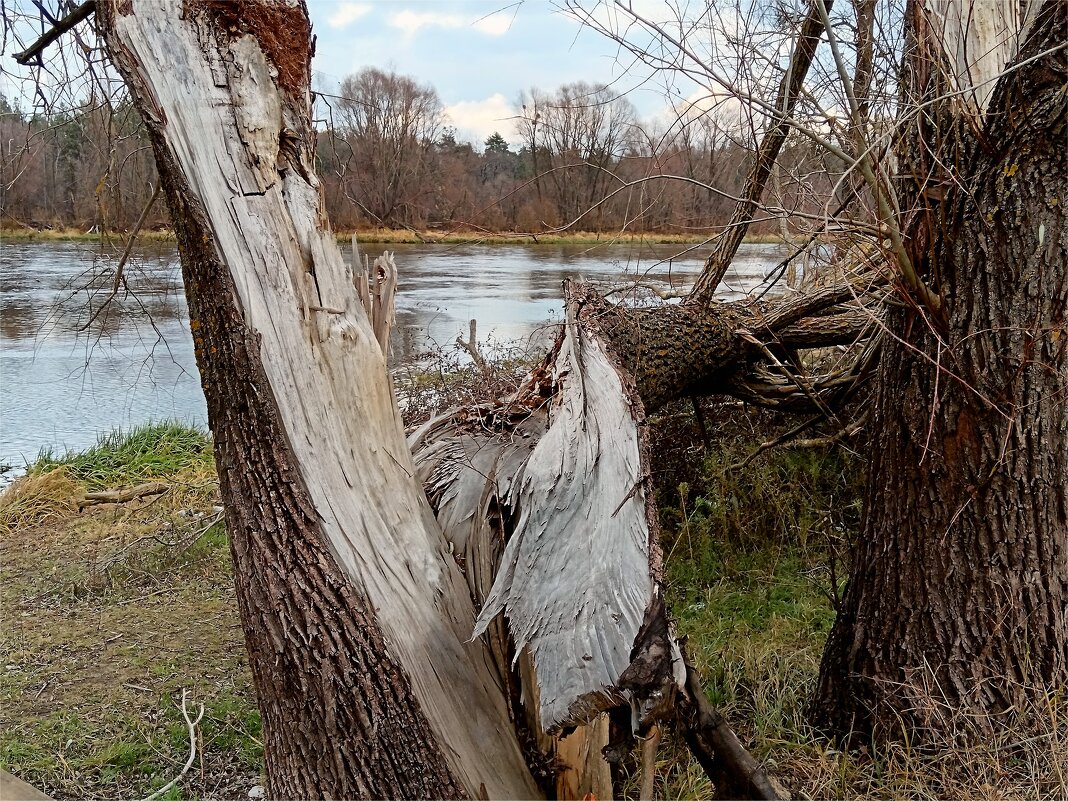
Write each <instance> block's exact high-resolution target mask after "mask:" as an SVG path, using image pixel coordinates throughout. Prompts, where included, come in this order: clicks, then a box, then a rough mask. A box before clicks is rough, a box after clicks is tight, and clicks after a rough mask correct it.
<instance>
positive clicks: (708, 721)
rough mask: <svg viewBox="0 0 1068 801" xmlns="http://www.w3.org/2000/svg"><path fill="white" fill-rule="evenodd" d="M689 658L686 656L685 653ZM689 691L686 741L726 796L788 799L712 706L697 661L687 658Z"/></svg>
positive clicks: (723, 795)
mask: <svg viewBox="0 0 1068 801" xmlns="http://www.w3.org/2000/svg"><path fill="white" fill-rule="evenodd" d="M684 659H685V657H684ZM686 695H687V696H688V698H687V700H688V702H689V705H690V707H691V709H690V712H691V714H690V715H688V716H687V715H684V716H683V718H682V719H683V722H684V726H685V727H686V730H685V736H686V745H688V746H689V748H690V750H691V751H692V752H693V755H694V756H695V757H697V761H698V762H700V763H701V767H702V768H704V771H705V773H707V774H708V777H709V778H710V779H711V780H712V781H713V782H714V783H715V785H716V791H717V793H718V795H719V796H720V797H724V798H757V799H767V800H768V801H780V799H788V798H789V797H790V796H789V794H787V793H785V792H783V791H782V790H780V789H779V788H778V787H776V785H775V784H774V782H773V781H772V780H771V778H770V777H769V776H768V774H767V773H766V772H765V770H764V768H762V767H761V766H760V763H759V762H757V761H756V759H754V758H753V755H752V754H750V753H749V752H748V751H746V750H745V747H744V746H743V745H742V743H741V741H740V740H739V739H738V736H737V735H736V734H735V733H734V732H733V731H731V728H730V726H728V725H727V720H726V718H724V717H723V715H722V714H721V713H720V712H719V711H718V710H717V709H715V707H713V706H712V704H711V703H710V702H709V700H708V698H706V697H705V693H704V691H703V690H702V689H701V681H700V679H698V677H697V671H695V670H694V668H693V665H691V664H690V663H689V661H686Z"/></svg>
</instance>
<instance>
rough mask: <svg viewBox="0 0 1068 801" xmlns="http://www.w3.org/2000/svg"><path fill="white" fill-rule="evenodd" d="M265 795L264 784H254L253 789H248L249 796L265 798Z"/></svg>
mask: <svg viewBox="0 0 1068 801" xmlns="http://www.w3.org/2000/svg"><path fill="white" fill-rule="evenodd" d="M264 795H265V792H264V789H263V785H262V784H254V785H252V789H251V790H249V791H248V797H249V798H263V796H264Z"/></svg>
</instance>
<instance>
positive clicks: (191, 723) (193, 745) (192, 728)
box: [141, 687, 204, 801]
mask: <svg viewBox="0 0 1068 801" xmlns="http://www.w3.org/2000/svg"><path fill="white" fill-rule="evenodd" d="M188 697H189V690H187V689H185V688H184V687H183V688H182V717H183V718H185V725H186V728H187V729H188V730H189V758H188V759H186V761H185V766H184V767H183V768H182V770H181V772H180V773H179V774H178V775H177V776H175V777H174V778H173V779H171V780H170V781H169V782H167V783H166V784H165V785H163V786H162V787H160V788H159V789H158V790H156V792H154V793H152V795H149V796H146V797H145V798H143V799H141V801H155V799H157V798H160V797H161V796H163V795H165V794H166V793H167V792H169V791H170V789H171V788H172V787H174V786H175V785H176V784H178V782H179V781H181V780H182V777H183V776H185V774H187V773H188V772H189V769H190V768H191V767H192V766H193V760H195V759H196V756H197V725H198V724H199V723H200V721H201V720H202V719H203V718H204V704H201V705H200V712H199V713H198V714H197V719H196V720H193V719H192V718H190V717H189V710H188V709H187V708H186V699H187V698H188Z"/></svg>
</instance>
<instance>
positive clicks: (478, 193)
mask: <svg viewBox="0 0 1068 801" xmlns="http://www.w3.org/2000/svg"><path fill="white" fill-rule="evenodd" d="M339 93H340V94H338V95H329V94H325V93H324V94H321V95H319V96H318V98H317V105H316V116H317V122H318V126H317V128H318V138H317V144H316V166H317V169H318V174H319V175H320V176H321V180H322V182H323V189H324V197H325V202H326V208H327V213H328V214H329V216H330V219H331V220H332V221H333V223H334V225H335V227H336V228H338V229H342V230H351V229H366V228H369V227H385V228H415V229H420V230H422V229H446V230H453V229H470V230H483V231H490V232H503V231H522V232H545V231H550V230H554V229H558V228H564V227H571V228H573V229H575V230H586V231H612V230H621V229H626V230H630V231H636V232H673V233H697V232H705V231H709V230H715V229H716V228H717V227H718V226H722V225H723V224H724V223H726V222H727V220H728V219H729V217H730V214H731V211H732V209H733V208H734V198H735V197H737V196H738V195H739V194H741V192H742V188H743V184H744V180H745V176H746V174H747V172H748V170H749V168H750V166H751V162H752V154H753V139H754V132H753V131H752V130H751V129H747V128H746V126H745V125H744V124H741V123H740V122H739V121H738V120H732V119H731V118H730V117H729V116H728V115H725V114H723V113H722V112H717V111H715V110H711V111H709V110H707V109H704V110H699V109H697V107H695V106H691V107H688V108H680V109H679V111H678V114H677V115H675V117H674V119H673V120H670V121H668V122H665V121H656V120H642V119H641V118H640V117H639V116H638V113H637V111H636V110H635V108H634V106H633V104H632V103H631V102H630V101H629V100H628V99H627V98H626V97H623V96H619V95H617V94H615V93H613V92H612V91H611V90H610V89H608V88H607V87H605V86H603V85H594V84H589V83H585V82H582V81H579V82H575V83H569V84H565V85H563V86H560V87H559V88H557V89H556V90H554V91H543V90H541V89H537V88H534V89H530V90H529V91H526V92H524V93H522V96H521V98H520V111H519V113H518V114H517V116H516V117H515V119H514V120H511V121H502V130H503V133H502V132H501V131H497V132H495V133H493V135H491V136H489V137H488V138H487V139H486V140H485V141H484V142H482V143H477V144H476V143H472V142H467V141H462V140H460V139H458V138H457V135H456V130H455V128H453V127H452V126H451V125H450V123H449V119H448V117H447V115H446V113H445V107H444V104H443V103H442V101H441V98H440V97H439V96H438V93H437V92H436V91H435V89H434V88H433V87H431V86H429V85H426V84H420V83H418V82H417V81H415V80H413V79H412V78H410V77H407V76H404V75H399V74H397V73H395V72H387V71H384V70H381V69H377V68H372V67H369V68H366V69H364V70H362V71H360V72H359V73H357V74H355V75H352V76H349V77H348V78H346V79H344V80H343V81H342V83H341V86H340V89H339ZM506 126H511V128H512V130H511V133H512V134H513V135H514V138H517V139H519V140H520V142H521V144H520V145H519V146H517V147H513V146H511V145H510V144H509V141H508V140H507V139H506V138H505V134H507V133H509V131H508V129H507V127H506ZM0 136H2V141H3V147H2V154H0V205H2V207H3V209H4V218H5V219H4V223H3V224H4V225H7V226H12V225H14V226H28V227H34V228H57V227H72V226H77V227H81V228H84V229H86V230H94V229H96V230H100V229H103V230H117V231H124V230H128V229H130V228H131V227H133V226H134V225H135V223H136V221H137V219H138V218H139V216H140V214H141V212H142V211H143V210H144V208H145V207H146V205H147V204H148V202H149V200H150V198H151V197H152V196H153V193H154V191H155V185H156V181H157V178H156V172H155V165H154V163H153V159H152V153H151V146H150V143H149V140H148V136H147V134H146V132H145V130H144V127H143V125H142V123H141V120H140V118H139V117H138V115H137V112H136V111H135V110H134V108H133V106H132V105H131V104H130V103H129V101H128V100H119V101H112V100H108V101H103V102H101V101H100V100H99V98H97V97H90V98H89V99H88V100H87V101H86V102H85V104H84V105H83V106H82V107H80V108H70V109H64V110H43V111H42V110H35V111H33V112H24V111H22V110H20V109H19V108H18V107H17V106H15V105H13V104H12V103H11V102H10V101H8V100H7V99H4V98H0ZM826 167H827V165H825V164H821V163H818V159H816V157H815V155H814V152H813V149H812V148H811V146H809V145H807V143H806V142H804V141H802V140H798V141H796V142H791V143H790V145H789V146H788V147H787V148H786V149H785V151H784V154H783V156H782V158H781V159H780V169H781V170H782V174H783V175H784V176H785V180H783V181H779V182H778V183H777V184H776V190H775V195H776V196H775V197H771V198H769V205H772V206H776V207H778V208H781V209H782V210H783V212H782V215H781V216H780V217H779V218H778V219H775V218H774V216H773V215H768V216H766V217H765V218H764V219H761V220H758V221H756V222H755V223H754V229H755V231H756V232H758V233H767V232H772V231H780V230H781V229H782V227H783V224H784V221H785V219H786V217H787V216H788V214H789V213H790V212H796V211H798V210H806V209H807V210H813V209H815V208H817V206H818V205H821V202H820V203H817V201H818V199H819V198H820V197H822V195H823V194H825V193H826V191H827V187H828V186H831V185H832V182H833V180H834V177H835V176H833V175H831V174H828V173H827V172H826ZM662 179H663V180H662ZM169 224H170V223H169V220H168V217H167V209H166V208H165V205H164V204H159V205H158V206H155V207H154V208H152V209H150V211H149V214H148V215H147V216H146V219H145V225H146V226H147V227H166V226H169Z"/></svg>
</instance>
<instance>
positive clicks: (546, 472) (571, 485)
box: [475, 316, 659, 731]
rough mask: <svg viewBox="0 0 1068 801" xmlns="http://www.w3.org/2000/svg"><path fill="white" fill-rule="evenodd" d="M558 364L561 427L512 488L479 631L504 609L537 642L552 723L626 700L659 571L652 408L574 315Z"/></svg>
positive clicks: (525, 644)
mask: <svg viewBox="0 0 1068 801" xmlns="http://www.w3.org/2000/svg"><path fill="white" fill-rule="evenodd" d="M552 370H553V380H554V381H555V382H556V383H557V384H559V387H560V388H559V389H558V390H557V394H556V396H555V397H554V398H553V400H552V401H551V403H550V406H549V421H550V422H549V428H548V430H547V431H546V432H545V433H544V435H542V437H541V438H540V440H539V441H538V443H537V445H535V447H534V449H533V451H532V453H531V454H530V457H529V459H528V460H527V462H526V464H525V465H524V466H523V469H522V473H521V475H520V476H519V477H518V479H517V480H516V481H515V482H514V483H513V485H512V487H511V490H510V492H509V495H508V499H507V500H508V504H509V506H510V507H511V509H512V510H513V513H514V514H516V515H517V519H516V522H515V530H514V532H513V533H512V535H511V537H510V538H509V540H508V544H507V547H506V549H505V553H504V556H503V560H502V564H501V567H500V570H499V572H498V573H497V577H496V580H495V581H494V584H493V587H492V589H491V591H490V593H489V595H488V597H487V599H486V604H485V606H484V607H483V609H482V612H481V613H480V615H479V618H478V623H477V625H476V628H475V632H476V634H480V633H482V632H483V631H485V630H486V628H487V627H488V626H489V624H490V622H491V621H492V620H493V619H494V618H495V617H496V616H497V615H498V614H501V613H504V614H505V615H506V617H507V619H508V626H509V630H510V632H511V634H512V637H513V638H514V640H515V647H516V651H517V653H518V652H521V651H522V650H523V649H526V648H529V649H530V652H531V654H532V656H533V661H534V668H535V673H536V677H537V683H538V696H539V699H538V700H539V716H540V722H541V726H542V727H543V729H544V730H546V731H551V730H553V729H554V728H556V727H559V726H562V725H566V724H572V723H578V722H584V721H586V720H588V719H590V718H592V717H593V716H594V715H596V714H597V713H598V712H600V711H602V710H603V709H605V708H607V707H609V706H614V705H618V704H619V703H621V702H623V701H625V700H626V699H625V696H624V695H623V694H622V693H621V692H620V690H619V687H618V684H619V680H620V677H621V676H622V675H623V672H624V671H625V670H626V669H627V668H628V667H629V666H630V664H631V651H632V649H633V648H634V645H635V641H636V639H637V637H638V632H639V629H640V628H641V626H642V621H643V619H644V617H645V614H646V609H647V608H649V607H650V605H651V604H652V601H653V598H654V593H655V592H656V590H657V581H658V579H659V576H654V575H653V572H654V569H655V568H654V567H651V563H655V559H654V557H653V554H652V553H651V550H650V526H649V521H648V518H647V512H648V510H647V507H646V497H645V478H646V476H645V465H644V464H643V454H642V452H641V439H640V438H641V434H640V430H639V427H640V424H641V412H640V411H639V413H638V414H635V407H634V402H633V401H632V400H631V393H630V391H629V389H628V388H627V387H626V386H625V385H624V384H623V382H622V380H621V378H620V374H619V373H618V372H617V370H616V367H615V366H614V364H613V363H612V360H611V359H610V357H609V355H608V353H607V352H606V350H605V348H604V346H603V345H602V344H601V343H600V342H599V341H598V340H597V339H596V338H595V337H594V336H591V334H590V333H589V332H587V331H585V330H584V328H583V327H582V326H581V325H580V324H579V323H578V322H577V320H576V319H574V317H573V316H572V317H571V319H569V322H568V325H567V331H566V334H565V337H564V340H563V344H562V345H561V348H560V351H559V354H558V356H557V357H556V359H555V362H554V363H553V365H552ZM638 408H639V410H640V403H639V404H638Z"/></svg>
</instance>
